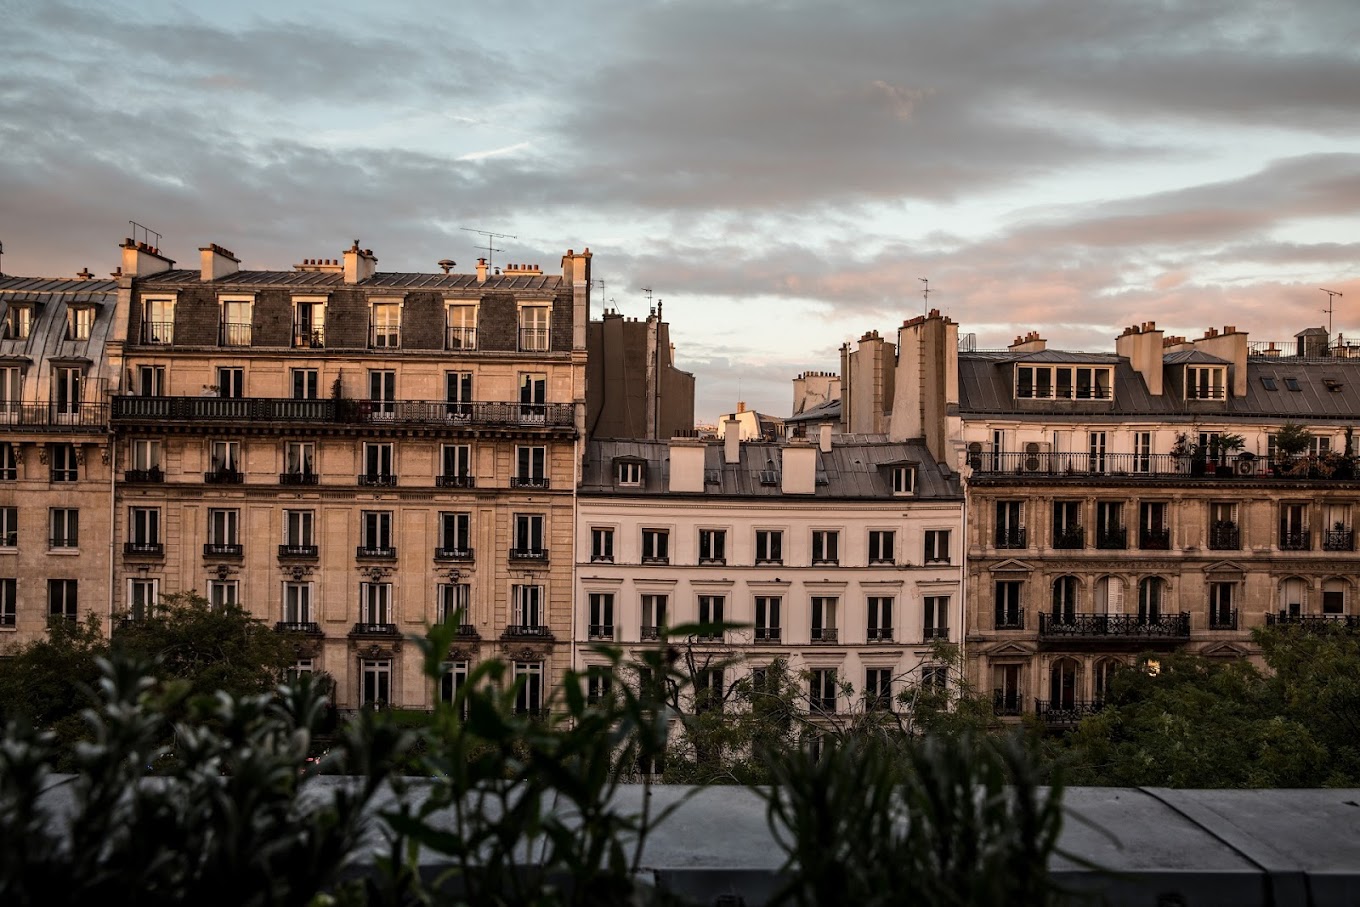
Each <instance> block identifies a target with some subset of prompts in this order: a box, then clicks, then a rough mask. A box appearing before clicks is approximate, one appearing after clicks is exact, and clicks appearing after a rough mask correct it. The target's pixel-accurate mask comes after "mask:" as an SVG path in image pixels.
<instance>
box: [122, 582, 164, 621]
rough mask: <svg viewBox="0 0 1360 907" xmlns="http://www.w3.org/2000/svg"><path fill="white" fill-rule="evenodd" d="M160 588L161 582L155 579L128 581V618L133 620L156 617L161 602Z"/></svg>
mask: <svg viewBox="0 0 1360 907" xmlns="http://www.w3.org/2000/svg"><path fill="white" fill-rule="evenodd" d="M159 587H160V581H159V580H155V579H130V580H128V599H127V600H128V608H127V610H128V617H130V618H132V619H133V620H146V619H147V618H149V617H154V616H155V614H156V603H157V602H158V601H159V600H160V588H159Z"/></svg>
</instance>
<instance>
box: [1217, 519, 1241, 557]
mask: <svg viewBox="0 0 1360 907" xmlns="http://www.w3.org/2000/svg"><path fill="white" fill-rule="evenodd" d="M1209 547H1210V548H1212V549H1213V550H1215V551H1235V550H1237V549H1238V548H1241V547H1242V528H1241V527H1240V526H1238V525H1237V524H1236V523H1229V522H1221V523H1214V524H1213V525H1212V526H1210V527H1209Z"/></svg>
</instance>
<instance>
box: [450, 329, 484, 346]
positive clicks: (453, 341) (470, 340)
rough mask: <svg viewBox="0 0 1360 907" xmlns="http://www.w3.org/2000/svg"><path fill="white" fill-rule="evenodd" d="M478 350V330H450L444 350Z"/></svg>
mask: <svg viewBox="0 0 1360 907" xmlns="http://www.w3.org/2000/svg"><path fill="white" fill-rule="evenodd" d="M476 348H477V329H476V328H448V329H447V332H446V334H445V339H444V349H447V350H475V349H476Z"/></svg>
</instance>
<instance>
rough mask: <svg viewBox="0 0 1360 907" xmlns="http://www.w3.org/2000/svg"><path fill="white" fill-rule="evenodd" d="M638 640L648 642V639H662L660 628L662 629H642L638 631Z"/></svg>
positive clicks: (645, 627)
mask: <svg viewBox="0 0 1360 907" xmlns="http://www.w3.org/2000/svg"><path fill="white" fill-rule="evenodd" d="M638 638H639V639H643V640H647V639H660V638H661V628H660V627H647V626H644V627H641V628H639V630H638Z"/></svg>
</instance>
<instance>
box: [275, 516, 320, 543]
mask: <svg viewBox="0 0 1360 907" xmlns="http://www.w3.org/2000/svg"><path fill="white" fill-rule="evenodd" d="M312 521H313V514H312V511H310V510H285V511H284V512H283V544H284V547H285V548H313V547H314V546H315V545H316V541H315V540H314V538H313V536H312Z"/></svg>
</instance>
